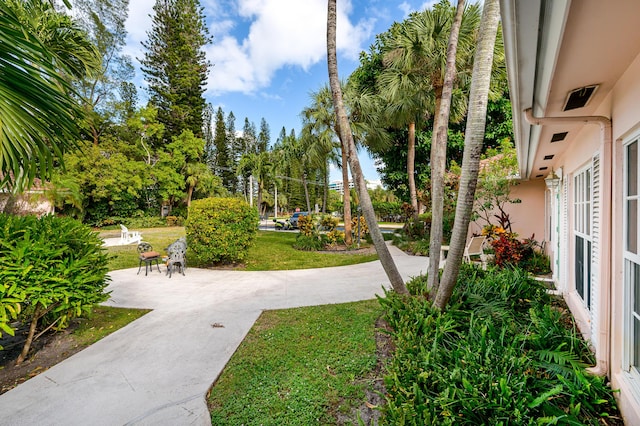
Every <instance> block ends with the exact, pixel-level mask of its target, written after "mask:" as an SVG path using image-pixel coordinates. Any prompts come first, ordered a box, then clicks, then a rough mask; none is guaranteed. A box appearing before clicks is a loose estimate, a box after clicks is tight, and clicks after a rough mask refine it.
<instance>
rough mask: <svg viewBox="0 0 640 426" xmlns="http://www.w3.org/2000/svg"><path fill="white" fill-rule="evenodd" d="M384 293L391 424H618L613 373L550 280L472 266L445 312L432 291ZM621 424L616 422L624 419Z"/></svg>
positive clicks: (420, 284)
mask: <svg viewBox="0 0 640 426" xmlns="http://www.w3.org/2000/svg"><path fill="white" fill-rule="evenodd" d="M414 281H416V282H411V283H408V284H407V287H408V288H409V289H410V290H411V291H412V293H413V294H417V295H418V296H417V297H406V296H402V295H398V294H396V293H393V292H388V293H387V294H386V297H385V298H381V299H380V301H381V303H382V305H383V306H384V307H385V308H386V320H387V322H388V324H389V325H390V326H391V328H392V331H391V335H392V337H393V340H394V344H395V347H396V351H395V354H394V356H393V359H392V360H391V361H390V362H389V364H388V368H387V374H386V376H385V386H386V391H387V394H386V395H387V396H386V398H387V404H386V405H385V406H384V408H383V412H384V416H385V419H384V422H383V423H384V424H420V425H430V424H438V425H451V424H473V425H475V424H483V425H484V424H486V425H489V424H490V425H493V424H496V425H498V424H502V425H506V424H519V425H520V424H605V423H607V424H609V423H608V422H607V421H606V420H604V418H606V417H608V416H613V415H617V414H618V413H617V407H616V401H615V399H614V397H613V391H612V390H611V389H610V388H609V387H608V386H607V385H606V378H603V377H597V376H591V375H589V374H588V373H587V372H586V370H585V367H586V366H588V365H590V364H592V363H593V362H594V359H593V355H592V354H591V352H590V350H589V348H588V344H587V343H586V342H585V341H584V340H582V339H581V338H580V334H579V332H578V331H577V329H576V326H575V324H574V322H573V319H572V318H571V316H570V315H569V314H568V310H567V309H565V308H564V307H563V306H562V302H561V301H560V300H556V299H552V297H551V296H550V295H548V294H547V292H546V291H545V287H544V285H543V284H542V283H539V282H537V281H535V280H532V279H530V278H529V277H528V274H527V273H526V272H524V271H522V270H519V269H514V268H504V269H500V270H498V269H494V270H490V271H482V270H480V269H478V268H474V267H471V266H465V267H463V269H462V271H461V273H460V278H459V280H458V283H457V286H456V288H455V290H454V294H453V296H452V298H451V303H450V306H449V307H448V309H447V310H446V311H444V312H442V311H438V310H436V309H434V308H433V307H432V304H431V302H430V301H429V300H428V298H426V297H424V295H425V293H426V285H425V282H424V279H423V278H422V277H419V278H417V279H416V280H414ZM614 424H615V423H614Z"/></svg>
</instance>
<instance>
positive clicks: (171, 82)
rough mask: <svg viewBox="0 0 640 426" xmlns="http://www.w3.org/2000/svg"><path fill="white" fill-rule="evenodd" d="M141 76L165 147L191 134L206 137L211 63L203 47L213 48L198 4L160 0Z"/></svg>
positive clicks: (155, 7)
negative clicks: (206, 92) (161, 128)
mask: <svg viewBox="0 0 640 426" xmlns="http://www.w3.org/2000/svg"><path fill="white" fill-rule="evenodd" d="M153 11H154V16H153V21H152V27H151V30H150V31H149V32H148V33H147V35H148V37H149V39H148V40H147V41H146V42H143V43H142V45H143V47H144V48H145V49H146V52H145V54H144V59H142V60H141V61H140V62H141V63H142V72H143V73H144V75H145V80H146V81H147V82H148V83H149V89H148V90H149V92H150V94H151V98H150V103H151V104H152V105H153V106H155V107H156V108H157V109H158V121H159V122H160V123H162V124H164V126H165V142H170V141H171V138H172V137H176V136H179V135H180V134H181V133H182V132H183V131H184V130H191V132H193V134H194V135H195V136H196V137H199V138H201V137H203V130H202V129H203V116H204V110H205V107H206V103H205V100H204V97H203V94H204V90H205V85H206V82H207V75H208V72H209V66H210V63H209V62H208V61H207V59H206V57H205V52H204V50H203V47H204V46H205V45H207V44H208V43H210V42H211V37H209V33H208V30H207V27H206V25H205V18H204V13H203V8H202V7H201V6H200V2H199V0H156V3H155V5H154V6H153Z"/></svg>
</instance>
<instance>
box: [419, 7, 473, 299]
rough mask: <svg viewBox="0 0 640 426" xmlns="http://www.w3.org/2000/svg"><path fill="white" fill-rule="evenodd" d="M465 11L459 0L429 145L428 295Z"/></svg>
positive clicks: (438, 243)
mask: <svg viewBox="0 0 640 426" xmlns="http://www.w3.org/2000/svg"><path fill="white" fill-rule="evenodd" d="M463 12H464V0H458V7H457V9H456V15H455V18H454V20H453V24H452V25H451V33H450V34H449V45H448V46H447V57H446V65H445V73H444V81H443V85H442V95H441V100H440V105H438V108H437V109H436V111H437V112H436V114H437V115H436V117H435V119H434V123H433V134H432V142H431V232H430V236H429V238H430V241H429V276H428V281H427V285H428V288H429V291H430V293H431V295H432V296H433V295H434V294H436V292H437V291H438V285H439V272H438V271H439V267H440V249H441V247H442V234H443V223H442V219H443V212H444V173H445V168H446V161H447V131H448V129H449V116H450V112H451V97H452V94H453V80H454V78H455V75H456V54H457V49H458V40H459V35H460V27H461V26H462V20H463V19H462V18H463Z"/></svg>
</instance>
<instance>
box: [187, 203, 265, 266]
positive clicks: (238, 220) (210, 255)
mask: <svg viewBox="0 0 640 426" xmlns="http://www.w3.org/2000/svg"><path fill="white" fill-rule="evenodd" d="M258 223H259V222H258V212H257V211H256V210H255V209H253V208H251V207H250V206H249V205H248V204H247V203H246V202H245V201H243V200H241V199H238V198H205V199H202V200H195V201H193V202H192V203H191V206H190V207H189V215H188V218H187V220H186V222H185V231H186V234H187V244H188V246H189V252H188V258H189V262H190V263H191V262H193V263H195V264H196V265H205V266H206V265H212V264H215V263H233V262H240V261H242V260H244V259H246V257H247V254H248V250H249V247H250V246H251V244H252V243H253V241H254V239H255V236H256V234H257V232H258Z"/></svg>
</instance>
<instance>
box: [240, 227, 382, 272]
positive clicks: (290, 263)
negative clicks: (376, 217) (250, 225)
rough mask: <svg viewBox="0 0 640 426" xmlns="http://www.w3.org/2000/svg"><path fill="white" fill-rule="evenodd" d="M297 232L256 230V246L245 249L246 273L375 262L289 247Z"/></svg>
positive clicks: (364, 256)
mask: <svg viewBox="0 0 640 426" xmlns="http://www.w3.org/2000/svg"><path fill="white" fill-rule="evenodd" d="M297 235H298V233H297V232H273V231H260V232H258V238H257V240H256V244H255V246H254V247H252V248H251V249H250V250H249V258H248V260H247V262H246V270H248V271H275V270H291V269H309V268H326V267H329V266H344V265H354V264H356V263H363V262H371V261H373V260H377V259H378V255H377V254H349V253H323V252H310V251H301V250H296V249H294V248H293V243H294V242H295V240H296V236H297Z"/></svg>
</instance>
